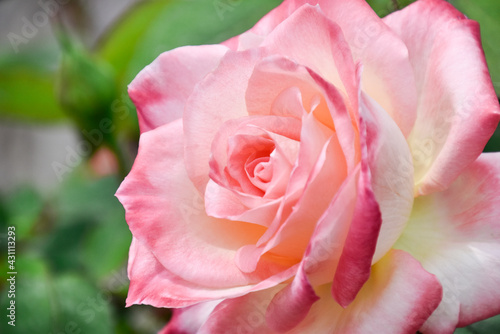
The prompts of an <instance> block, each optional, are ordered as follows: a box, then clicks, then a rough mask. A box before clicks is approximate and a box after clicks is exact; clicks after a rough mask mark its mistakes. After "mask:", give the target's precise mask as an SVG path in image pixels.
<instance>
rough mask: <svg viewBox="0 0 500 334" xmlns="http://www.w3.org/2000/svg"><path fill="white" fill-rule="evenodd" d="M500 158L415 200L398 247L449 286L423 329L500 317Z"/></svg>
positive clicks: (448, 328) (483, 160)
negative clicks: (443, 188)
mask: <svg viewBox="0 0 500 334" xmlns="http://www.w3.org/2000/svg"><path fill="white" fill-rule="evenodd" d="M499 194H500V154H499V153H483V154H482V155H481V156H480V157H479V159H478V160H477V161H475V162H474V163H473V164H472V165H470V166H469V167H468V168H467V169H466V170H465V171H464V172H463V173H462V175H460V177H459V178H458V179H456V181H455V182H453V184H452V185H451V186H450V187H449V188H448V189H447V190H445V191H443V192H437V193H434V194H431V195H427V196H421V197H419V198H417V199H416V200H415V207H414V209H413V213H412V215H411V218H410V221H409V223H408V225H407V227H406V229H405V231H404V233H403V235H402V236H401V238H400V239H399V240H398V242H397V243H396V245H395V247H396V248H399V249H403V250H406V251H408V252H409V253H410V254H412V255H413V256H414V257H415V258H416V259H417V260H419V261H420V262H421V263H422V265H423V267H424V268H425V269H426V270H428V271H429V272H431V273H433V274H435V275H436V276H437V278H438V279H439V281H440V282H441V284H442V285H443V289H444V290H443V291H444V295H443V301H442V302H441V304H440V305H439V308H438V309H437V310H436V312H435V313H434V314H433V315H432V316H431V318H430V319H429V320H428V321H427V323H426V324H425V326H424V327H423V332H425V333H453V330H454V329H455V327H456V326H466V325H468V324H471V323H473V322H476V321H479V320H482V319H485V318H488V317H490V316H493V315H496V314H498V313H500V290H499V289H498V287H499V286H500V197H499Z"/></svg>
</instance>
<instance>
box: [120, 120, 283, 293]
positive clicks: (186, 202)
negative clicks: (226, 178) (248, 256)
mask: <svg viewBox="0 0 500 334" xmlns="http://www.w3.org/2000/svg"><path fill="white" fill-rule="evenodd" d="M183 153H184V151H183V132H182V121H181V120H178V121H175V122H172V123H169V124H167V125H164V126H162V127H160V128H157V129H155V130H152V131H149V132H146V133H144V134H143V135H142V136H141V142H140V146H139V154H138V156H137V158H136V161H135V164H134V167H133V168H132V171H131V173H130V174H129V176H127V178H126V179H125V181H124V182H123V183H122V185H121V186H120V189H119V190H118V192H117V196H118V198H119V199H120V201H121V202H122V204H123V206H124V207H125V210H126V218H127V222H128V223H129V227H130V229H131V231H132V233H133V235H134V237H135V238H137V239H139V240H140V241H141V242H142V243H143V244H145V245H146V246H147V247H148V248H149V249H150V250H151V251H152V252H153V253H154V255H155V256H156V258H157V259H158V260H159V262H160V263H161V264H162V265H163V266H164V267H165V268H167V269H168V270H169V271H170V272H171V273H172V274H174V275H176V276H178V277H179V278H181V279H183V280H185V281H188V282H193V283H195V284H198V285H200V286H205V287H210V288H229V287H234V286H242V285H248V284H251V283H255V282H260V281H262V279H265V278H267V277H270V276H272V275H273V274H275V273H277V272H281V271H282V270H283V269H284V268H287V267H288V266H286V267H284V266H281V265H277V267H274V269H271V267H273V266H275V265H276V264H272V262H268V261H267V260H266V259H264V262H261V264H263V265H264V267H262V268H261V269H258V268H257V270H258V271H260V273H257V272H255V273H254V274H252V275H248V274H244V273H242V272H241V271H240V270H239V269H238V268H237V267H236V265H235V263H234V257H235V255H236V250H237V249H238V248H240V247H241V246H243V245H246V244H255V243H256V242H257V239H258V238H259V237H260V236H261V234H262V233H263V228H262V227H260V226H258V225H255V224H247V223H243V222H234V221H226V220H222V219H215V218H211V217H208V216H207V215H206V213H205V211H204V205H203V198H202V197H201V196H200V194H199V193H198V191H197V190H196V189H195V188H194V186H193V185H192V184H191V182H190V179H189V178H188V176H187V173H186V169H185V166H184V161H183V159H182V157H183ZM264 263H268V264H264ZM268 265H271V267H268ZM261 270H262V271H261Z"/></svg>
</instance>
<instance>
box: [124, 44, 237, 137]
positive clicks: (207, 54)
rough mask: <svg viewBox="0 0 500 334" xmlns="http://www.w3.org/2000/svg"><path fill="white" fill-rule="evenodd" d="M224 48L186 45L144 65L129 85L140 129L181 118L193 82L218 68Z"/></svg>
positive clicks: (155, 126)
mask: <svg viewBox="0 0 500 334" xmlns="http://www.w3.org/2000/svg"><path fill="white" fill-rule="evenodd" d="M227 50H228V49H227V48H226V47H224V46H221V45H202V46H186V47H181V48H177V49H174V50H172V51H168V52H165V53H163V54H161V55H160V56H159V57H158V58H157V59H156V60H155V61H154V62H153V63H152V64H150V65H148V66H146V67H145V68H144V69H143V70H142V71H141V72H140V73H139V74H138V75H137V77H136V78H135V79H134V80H133V81H132V83H131V84H130V85H129V87H128V93H129V95H130V98H131V99H132V101H133V102H134V104H135V106H136V107H137V115H138V117H139V126H140V129H141V133H142V132H147V131H150V130H152V129H155V128H157V127H159V126H161V125H163V124H167V123H169V122H172V121H174V120H177V119H179V118H181V117H182V114H183V112H184V105H185V104H186V101H187V99H188V97H189V95H190V94H191V92H192V91H193V88H194V86H195V85H196V84H197V83H198V82H199V81H201V80H202V79H203V78H204V77H205V76H206V75H207V74H208V73H210V72H211V71H213V70H214V69H215V68H217V65H218V64H219V61H220V59H221V58H222V56H224V54H225V53H226V52H227Z"/></svg>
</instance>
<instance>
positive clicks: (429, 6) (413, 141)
mask: <svg viewBox="0 0 500 334" xmlns="http://www.w3.org/2000/svg"><path fill="white" fill-rule="evenodd" d="M384 22H385V23H386V24H388V25H389V26H390V27H391V28H392V29H393V30H394V31H395V32H397V33H398V34H399V35H400V36H401V38H402V39H403V41H404V42H405V43H406V45H407V46H408V50H409V52H410V60H411V63H412V66H413V70H414V72H415V77H416V83H417V91H418V96H419V101H418V112H417V113H418V115H417V120H416V122H415V127H414V129H413V131H412V133H411V136H410V137H409V143H410V146H411V149H412V153H413V161H414V166H415V182H416V184H417V191H418V193H419V194H421V195H424V194H428V193H431V192H434V191H440V190H443V189H446V188H447V186H448V185H449V184H450V183H451V182H453V180H454V179H455V178H456V177H458V175H459V174H460V173H461V171H462V170H463V169H464V168H465V167H466V166H467V165H469V164H470V163H471V162H472V161H474V160H475V159H476V158H477V157H478V156H479V154H480V153H481V152H482V150H483V148H484V145H485V144H486V142H487V141H488V139H489V138H490V137H491V135H492V134H493V131H494V130H495V128H496V125H497V123H498V120H499V119H500V108H499V106H498V100H497V97H496V95H495V91H494V89H493V86H492V84H491V79H490V77H489V74H488V68H487V65H486V61H485V59H484V54H483V51H482V48H481V41H480V34H479V26H478V24H477V23H476V22H474V21H471V20H467V19H466V17H465V16H464V15H463V14H461V13H460V12H458V11H457V10H456V9H455V8H453V6H452V5H450V4H449V3H447V2H446V1H443V0H423V1H417V2H415V3H414V4H412V5H410V6H408V7H407V8H405V9H403V10H401V11H399V12H395V13H393V14H391V15H389V16H387V17H386V18H385V19H384Z"/></svg>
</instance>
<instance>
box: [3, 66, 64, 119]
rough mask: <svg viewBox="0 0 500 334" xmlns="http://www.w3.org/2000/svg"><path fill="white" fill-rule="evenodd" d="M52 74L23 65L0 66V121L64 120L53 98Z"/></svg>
mask: <svg viewBox="0 0 500 334" xmlns="http://www.w3.org/2000/svg"><path fill="white" fill-rule="evenodd" d="M53 82H54V75H53V73H50V72H48V71H45V70H41V69H39V68H36V67H30V66H27V65H26V64H24V65H22V64H18V65H15V66H12V64H9V63H3V64H1V65H0V118H9V119H15V120H21V121H31V122H35V121H44V122H47V121H56V120H62V119H65V118H66V116H65V115H64V113H63V112H62V110H61V108H60V107H59V104H58V102H57V100H56V98H55V93H54V88H53Z"/></svg>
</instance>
